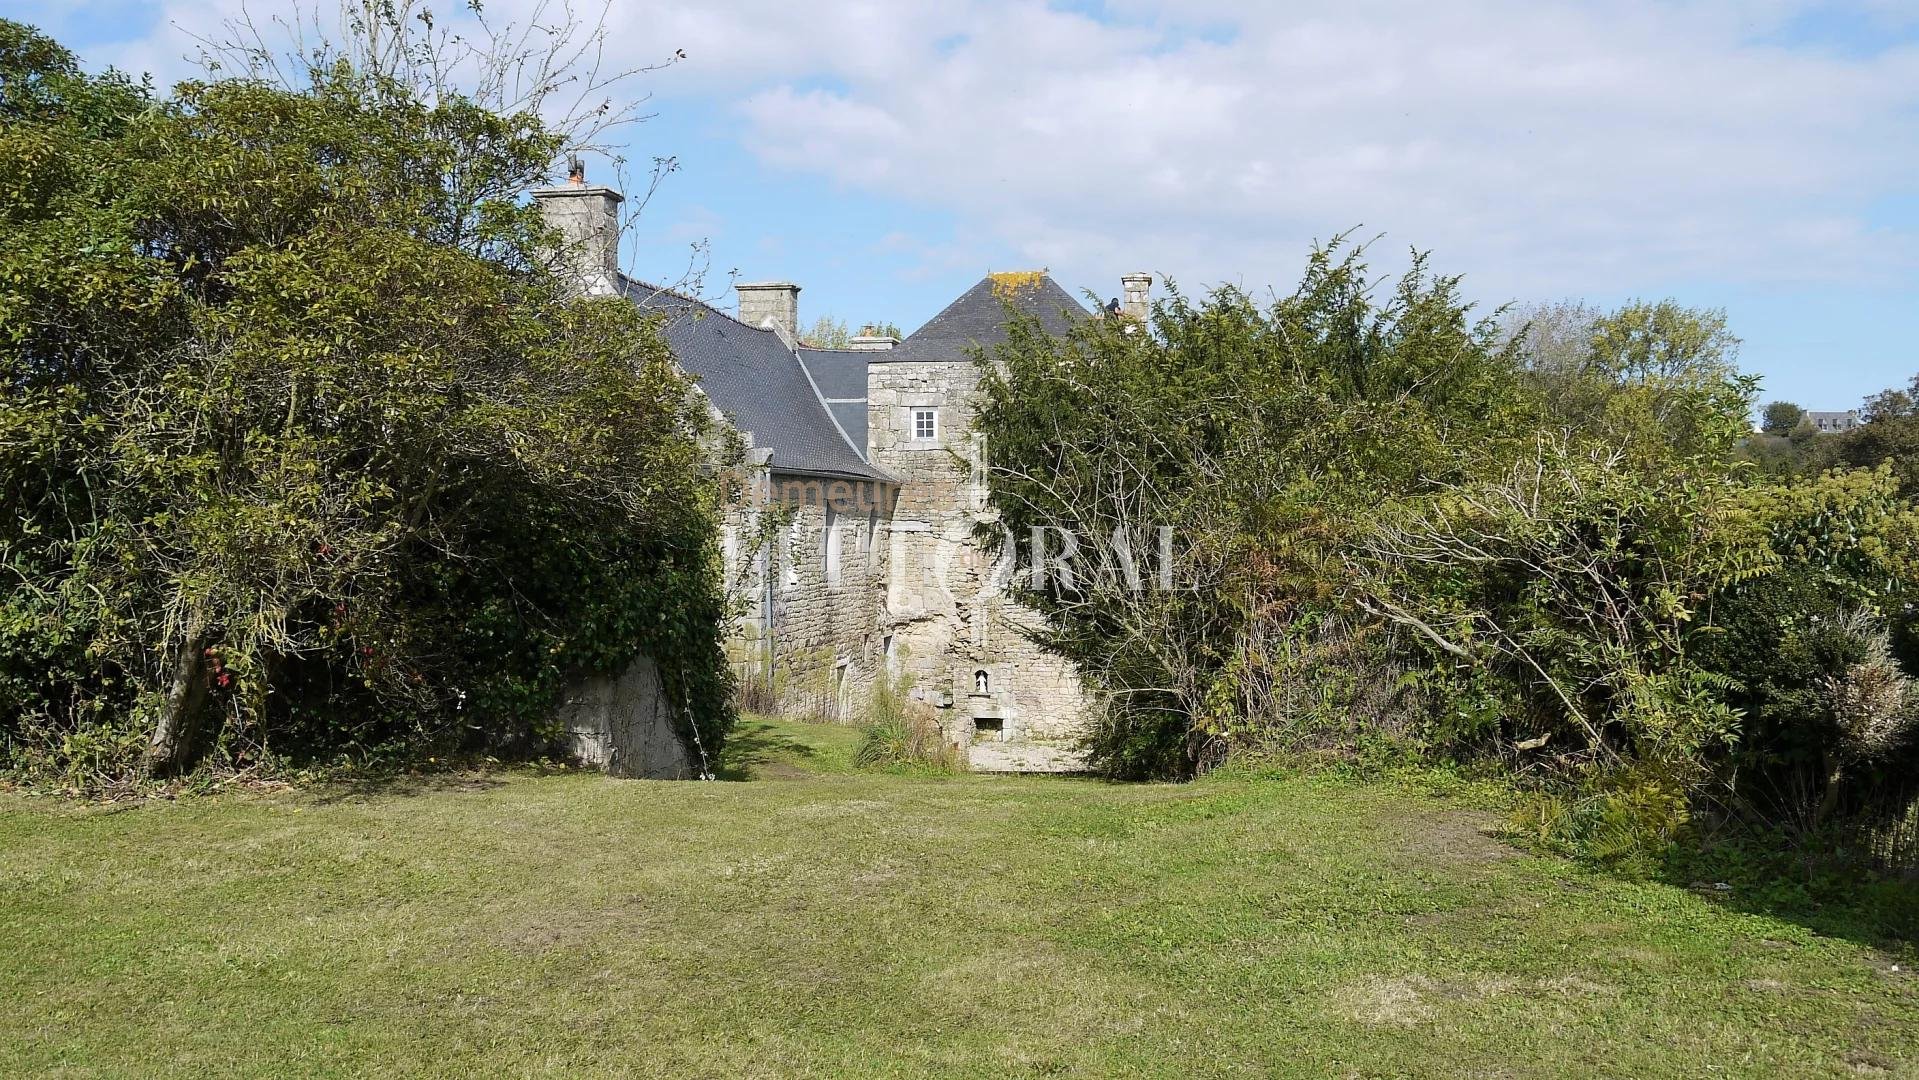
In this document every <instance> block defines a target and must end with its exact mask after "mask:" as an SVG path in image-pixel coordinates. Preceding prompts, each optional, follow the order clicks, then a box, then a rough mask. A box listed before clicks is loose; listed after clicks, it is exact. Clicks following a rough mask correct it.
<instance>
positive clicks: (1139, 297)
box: [1119, 272, 1153, 322]
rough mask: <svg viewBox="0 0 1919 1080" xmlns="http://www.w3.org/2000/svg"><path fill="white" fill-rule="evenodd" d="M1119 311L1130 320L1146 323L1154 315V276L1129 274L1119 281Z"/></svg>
mask: <svg viewBox="0 0 1919 1080" xmlns="http://www.w3.org/2000/svg"><path fill="white" fill-rule="evenodd" d="M1119 287H1120V296H1121V298H1122V299H1121V300H1120V302H1119V309H1120V311H1121V312H1123V313H1124V314H1125V315H1126V316H1127V317H1128V318H1131V319H1137V320H1139V321H1140V322H1145V321H1146V319H1147V317H1148V316H1150V315H1151V314H1152V313H1153V275H1151V274H1148V273H1143V272H1142V273H1134V274H1127V275H1125V276H1123V277H1121V278H1120V279H1119Z"/></svg>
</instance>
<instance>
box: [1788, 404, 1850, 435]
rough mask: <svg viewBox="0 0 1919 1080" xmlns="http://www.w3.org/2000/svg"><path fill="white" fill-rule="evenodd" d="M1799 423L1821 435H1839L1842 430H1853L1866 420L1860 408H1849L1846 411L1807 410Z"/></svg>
mask: <svg viewBox="0 0 1919 1080" xmlns="http://www.w3.org/2000/svg"><path fill="white" fill-rule="evenodd" d="M1799 423H1800V425H1801V426H1803V427H1809V428H1811V429H1812V430H1814V431H1816V432H1818V433H1819V434H1821V435H1837V434H1839V433H1840V432H1842V431H1851V430H1852V429H1853V428H1856V427H1858V426H1859V425H1861V424H1863V423H1865V421H1864V420H1861V419H1860V418H1859V410H1858V409H1847V410H1846V411H1845V412H1807V413H1806V417H1805V419H1803V420H1801V421H1799Z"/></svg>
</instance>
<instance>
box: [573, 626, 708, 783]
mask: <svg viewBox="0 0 1919 1080" xmlns="http://www.w3.org/2000/svg"><path fill="white" fill-rule="evenodd" d="M558 719H559V721H560V724H561V725H562V730H563V734H562V735H561V741H562V744H563V747H564V750H565V752H566V753H567V754H568V755H570V756H571V757H572V758H573V759H574V760H576V761H578V762H579V763H580V764H582V765H587V766H592V767H596V768H600V769H604V770H606V772H607V773H609V774H611V775H613V776H625V777H631V778H634V779H639V780H691V779H694V778H696V777H698V776H699V775H700V765H699V759H698V756H697V751H695V750H693V749H692V748H689V747H688V746H687V745H686V744H685V742H684V741H683V740H682V739H681V738H680V734H679V728H678V727H677V726H676V725H675V723H674V712H673V707H672V704H671V703H670V702H668V701H667V700H666V692H665V688H664V687H663V686H662V684H661V682H660V671H659V668H658V666H657V665H655V664H654V663H653V660H652V658H651V657H647V656H641V657H637V658H635V659H634V661H633V662H632V663H631V664H628V665H627V667H626V670H624V671H622V672H620V673H619V674H618V675H601V676H596V677H594V678H590V679H582V680H581V681H580V682H578V683H576V684H574V685H573V686H572V687H570V688H568V691H567V694H566V697H565V698H564V699H563V700H562V702H561V704H560V709H559V714H558Z"/></svg>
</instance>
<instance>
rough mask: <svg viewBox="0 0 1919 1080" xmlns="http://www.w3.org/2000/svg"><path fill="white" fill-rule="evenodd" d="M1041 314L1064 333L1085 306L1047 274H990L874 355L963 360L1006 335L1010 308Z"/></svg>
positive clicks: (880, 360)
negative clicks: (897, 343) (895, 344)
mask: <svg viewBox="0 0 1919 1080" xmlns="http://www.w3.org/2000/svg"><path fill="white" fill-rule="evenodd" d="M1009 301H1010V302H1011V304H1012V306H1013V308H1014V309H1015V310H1018V311H1021V312H1024V313H1026V314H1028V315H1033V316H1037V317H1038V319H1039V321H1040V325H1041V326H1043V327H1045V328H1046V331H1047V332H1048V333H1052V334H1063V333H1065V332H1066V330H1067V328H1068V327H1069V326H1071V325H1072V321H1073V320H1074V319H1078V318H1084V317H1085V316H1086V314H1087V311H1086V308H1085V307H1084V306H1083V305H1081V304H1080V302H1079V301H1078V300H1075V299H1073V295H1072V294H1071V293H1069V292H1067V291H1066V290H1065V289H1062V288H1060V286H1059V282H1057V281H1054V280H1053V279H1052V277H1051V276H1050V275H1048V274H1045V273H1038V274H988V275H987V276H986V277H984V278H982V279H981V280H980V283H979V284H977V285H975V286H973V287H972V288H970V289H968V290H966V291H965V292H964V293H962V294H961V295H960V298H959V299H958V300H955V301H953V302H952V303H950V304H948V305H946V309H945V310H944V311H941V312H940V313H939V314H938V315H935V316H933V317H932V318H931V319H929V320H927V323H926V325H925V326H922V327H920V328H919V329H918V330H915V331H913V333H912V335H911V336H909V337H908V338H907V339H906V340H905V341H903V342H901V343H900V346H899V348H897V349H892V350H889V351H887V352H878V353H873V354H872V362H873V363H876V364H884V363H898V362H901V361H908V360H964V359H966V358H967V356H968V350H969V349H972V348H975V347H978V348H981V349H986V350H991V349H992V348H993V347H994V346H996V345H998V344H1000V343H1001V342H1003V341H1005V340H1006V307H1007V302H1009Z"/></svg>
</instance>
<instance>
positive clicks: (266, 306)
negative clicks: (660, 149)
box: [0, 24, 726, 782]
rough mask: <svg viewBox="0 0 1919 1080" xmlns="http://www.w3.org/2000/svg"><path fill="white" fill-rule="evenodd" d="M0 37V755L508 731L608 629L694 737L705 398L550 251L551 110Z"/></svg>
mask: <svg viewBox="0 0 1919 1080" xmlns="http://www.w3.org/2000/svg"><path fill="white" fill-rule="evenodd" d="M0 44H4V48H3V49H0V52H3V53H4V61H0V62H4V64H5V65H6V67H5V74H6V82H5V86H4V87H3V88H0V101H4V102H6V103H7V104H6V108H8V109H9V110H10V111H11V112H12V113H13V115H15V116H16V117H17V118H18V119H16V120H15V121H14V122H11V123H9V124H8V126H7V128H6V130H5V132H4V134H0V194H3V195H4V198H5V202H4V207H5V209H4V218H0V312H4V319H0V324H3V325H5V326H6V328H7V333H6V336H5V338H4V340H3V341H0V387H3V388H4V391H5V394H6V402H5V405H6V408H5V409H4V410H3V411H0V417H4V420H0V432H3V433H0V478H3V479H4V480H5V481H6V482H7V485H8V489H9V490H10V491H13V492H17V493H18V505H19V506H20V508H21V513H20V516H19V520H18V521H17V522H16V521H9V522H7V523H4V524H0V529H5V530H7V531H6V532H5V533H4V534H0V562H3V563H4V564H5V566H6V569H7V572H8V576H10V577H12V578H15V579H17V580H18V582H19V587H18V588H16V589H15V590H14V591H13V593H12V594H11V596H10V597H9V599H8V600H7V601H6V605H5V608H4V610H3V611H0V628H4V629H0V634H4V636H0V670H4V672H5V678H4V681H0V696H4V697H5V699H6V700H5V702H4V704H5V705H6V713H7V715H8V716H9V717H10V718H11V719H9V720H8V721H7V722H8V724H9V725H10V727H9V730H8V735H9V739H10V741H11V742H12V743H13V744H14V748H15V757H16V759H17V760H24V761H28V762H29V763H38V764H41V765H44V766H46V767H49V768H58V769H63V770H65V771H66V772H67V773H68V775H70V776H73V777H75V778H76V779H77V780H80V781H83V782H109V781H112V780H114V779H116V778H119V777H123V776H125V775H126V772H127V770H128V768H129V766H130V765H131V764H132V763H133V762H134V761H135V760H137V759H138V758H139V757H140V756H144V759H145V763H146V765H147V767H148V768H150V769H151V770H153V771H155V772H162V773H164V772H173V771H178V770H180V769H182V768H185V767H188V766H189V765H191V764H192V763H193V762H194V761H195V760H196V758H197V757H198V756H199V755H200V754H201V753H202V752H204V750H205V749H206V748H207V747H209V746H212V747H214V748H215V749H217V750H218V751H219V752H220V753H222V754H223V755H226V756H227V757H229V758H231V759H233V760H235V761H246V762H250V761H253V760H259V759H261V757H262V755H264V754H266V753H268V752H269V747H270V746H273V747H279V748H282V749H289V750H296V751H301V752H307V753H322V752H337V751H340V750H350V751H359V752H365V751H369V750H371V749H373V748H375V747H378V746H381V745H392V744H394V743H395V741H396V740H398V741H400V742H404V741H406V740H409V739H414V740H417V739H418V738H420V737H422V736H425V737H429V738H432V739H434V740H436V744H437V745H459V744H461V743H467V744H472V743H475V742H478V743H482V744H486V745H494V746H500V745H515V744H518V745H526V746H531V745H537V742H529V740H537V739H538V737H539V736H540V735H541V734H542V729H541V724H542V722H543V718H544V717H545V716H546V715H547V713H548V711H549V710H550V708H551V706H552V704H553V703H554V700H555V695H556V694H557V692H558V690H559V688H560V686H561V684H562V683H563V681H564V679H565V678H567V677H569V676H571V675H575V674H578V673H581V672H585V671H593V670H606V669H608V668H610V667H612V666H615V665H617V664H619V663H622V662H624V661H625V660H626V659H628V658H630V656H631V655H632V653H633V652H634V651H636V650H637V649H641V648H645V649H647V650H649V651H651V652H653V653H654V654H655V655H656V656H657V657H658V658H659V659H660V660H661V661H662V668H663V669H664V670H665V672H666V674H667V676H668V679H669V683H670V690H671V691H672V692H673V694H674V696H675V698H676V699H678V700H682V701H684V702H685V703H686V705H687V708H686V712H687V720H688V722H689V723H696V724H698V725H700V726H701V727H702V728H703V729H704V735H705V738H706V741H707V745H709V746H710V745H716V744H717V742H718V737H719V735H720V734H721V732H722V730H723V728H724V726H725V722H726V717H725V707H724V704H723V700H724V689H725V679H726V675H725V667H724V663H723V661H722V659H721V657H720V653H719V646H718V641H717V636H718V633H719V625H720V615H721V611H720V600H719V593H718V575H717V567H716V553H715V551H714V543H713V538H714V534H715V507H716V503H715V500H716V499H717V497H718V493H717V491H716V489H715V485H714V483H713V480H712V478H711V476H710V470H709V469H708V468H707V466H706V464H705V462H706V460H707V454H706V451H705V450H704V449H703V447H702V441H701V440H702V438H703V436H704V434H705V425H706V420H705V414H704V412H703V410H701V409H699V408H698V407H697V406H696V405H695V404H694V400H693V397H692V395H691V393H690V387H689V386H688V385H687V383H686V381H685V380H684V378H683V377H682V376H681V375H679V374H678V373H677V371H676V369H675V368H674V366H673V365H672V363H671V359H670V356H669V355H668V353H667V350H666V348H665V346H664V344H663V342H662V341H661V339H660V338H659V336H658V335H657V334H656V333H655V332H654V330H653V328H652V326H651V325H650V324H649V323H647V322H646V321H645V320H644V319H642V318H641V316H640V315H639V314H638V313H637V310H636V309H634V308H633V307H632V306H630V305H627V304H625V303H623V302H619V301H616V300H611V299H594V300H576V299H572V298H570V297H569V296H568V295H567V293H566V290H565V283H564V280H563V278H562V277H561V276H559V275H557V274H555V273H554V272H552V268H553V267H554V266H555V265H556V264H557V263H558V261H559V256H558V254H557V252H556V246H555V239H556V238H554V237H553V236H552V235H551V234H550V233H549V232H548V231H547V230H546V229H545V228H544V226H543V225H542V224H541V221H540V219H539V216H538V214H537V212H536V211H535V210H533V209H532V208H531V207H529V206H527V205H525V204H524V202H523V201H522V200H521V199H520V195H521V194H522V193H523V192H524V191H525V189H526V188H528V187H529V186H531V185H533V184H536V183H539V182H541V181H543V179H544V178H545V176H546V171H547V168H548V165H549V163H550V162H552V161H553V160H554V158H555V157H556V155H557V153H558V151H559V150H560V149H561V147H562V141H561V136H559V135H558V134H556V133H554V132H552V131H550V130H548V129H547V128H545V127H544V125H543V124H542V123H541V121H540V120H539V118H538V116H537V115H535V114H533V113H530V112H523V113H515V114H501V113H498V112H494V111H490V110H489V109H487V108H484V107H481V106H480V105H478V104H476V103H475V102H474V101H472V100H470V99H467V98H464V97H462V96H461V95H459V94H458V93H455V92H451V91H448V92H445V93H441V94H439V95H436V96H434V97H431V98H428V97H425V96H422V95H421V94H420V93H419V92H417V91H416V90H415V89H414V88H413V87H412V86H410V85H408V84H406V83H405V82H402V81H399V80H396V79H394V78H392V77H390V76H388V75H385V74H381V73H379V72H377V71H369V70H364V69H360V68H356V67H355V66H353V65H352V64H351V63H349V62H346V61H345V60H343V59H338V58H336V59H335V60H334V61H332V62H330V63H328V64H326V65H324V66H319V65H316V66H313V67H311V68H309V69H308V70H307V72H306V78H305V80H304V82H302V83H301V84H300V85H298V86H293V87H289V86H281V85H273V84H269V83H267V82H263V81H259V80H254V79H233V80H227V81H214V82H191V83H185V84H182V85H181V86H180V87H179V88H178V89H177V90H176V91H175V93H174V95H173V96H172V97H170V98H167V99H164V100H155V99H153V98H151V97H150V96H149V95H148V94H146V93H145V92H144V91H142V90H140V89H139V88H137V87H134V86H132V85H131V84H129V83H127V82H126V80H124V79H121V78H119V77H117V76H113V75H108V76H104V77H101V78H98V79H88V78H86V77H84V76H82V75H80V74H78V72H77V69H76V67H75V65H74V64H73V61H72V57H71V56H70V55H69V54H67V53H66V52H65V50H62V49H60V48H59V47H58V46H57V45H55V44H54V43H52V42H50V41H48V40H47V39H45V38H44V37H42V36H40V35H38V34H35V33H34V32H32V31H31V30H28V29H26V28H24V27H20V26H18V25H15V24H0ZM207 721H213V723H212V725H211V727H207V726H206V722H207ZM289 742H291V743H292V745H288V743H289Z"/></svg>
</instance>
